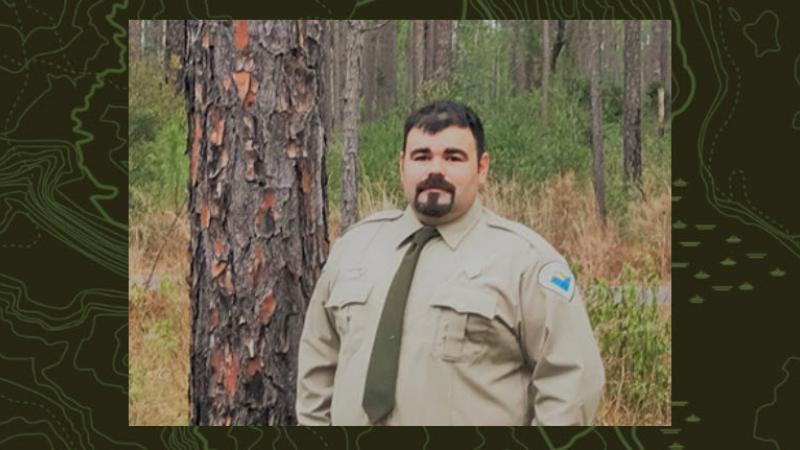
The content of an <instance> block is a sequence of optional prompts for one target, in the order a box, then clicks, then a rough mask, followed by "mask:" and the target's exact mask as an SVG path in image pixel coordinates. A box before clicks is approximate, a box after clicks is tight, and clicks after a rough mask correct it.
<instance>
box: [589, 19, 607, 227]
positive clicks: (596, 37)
mask: <svg viewBox="0 0 800 450" xmlns="http://www.w3.org/2000/svg"><path fill="white" fill-rule="evenodd" d="M589 30H590V31H589V36H591V39H590V40H589V42H590V45H591V51H590V52H589V66H590V67H591V88H590V91H591V94H590V95H591V104H592V106H591V109H592V139H591V141H592V185H593V186H594V198H595V211H596V213H597V218H598V220H599V221H600V223H602V224H603V226H605V224H606V183H605V169H604V161H603V98H602V94H601V89H600V64H601V57H602V54H601V51H600V43H601V42H602V41H603V37H602V25H601V24H600V23H599V22H598V21H596V20H592V21H589Z"/></svg>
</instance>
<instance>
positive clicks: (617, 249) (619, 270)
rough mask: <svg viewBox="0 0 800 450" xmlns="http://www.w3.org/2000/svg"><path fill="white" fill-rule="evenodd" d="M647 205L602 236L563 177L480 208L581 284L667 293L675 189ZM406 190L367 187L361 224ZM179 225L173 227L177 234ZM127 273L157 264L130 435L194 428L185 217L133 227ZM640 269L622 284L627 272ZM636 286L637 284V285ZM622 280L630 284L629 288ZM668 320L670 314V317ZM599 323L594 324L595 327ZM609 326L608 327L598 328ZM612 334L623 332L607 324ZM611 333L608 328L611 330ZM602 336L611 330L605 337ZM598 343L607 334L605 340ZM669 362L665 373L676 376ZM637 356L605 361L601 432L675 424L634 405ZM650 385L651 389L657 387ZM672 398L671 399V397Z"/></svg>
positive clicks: (572, 183)
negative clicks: (535, 241) (524, 229)
mask: <svg viewBox="0 0 800 450" xmlns="http://www.w3.org/2000/svg"><path fill="white" fill-rule="evenodd" d="M659 191H660V193H659V194H649V196H648V199H647V200H646V201H643V200H640V201H635V202H632V203H630V204H629V206H628V211H627V213H626V221H625V223H624V224H622V223H620V222H621V221H620V220H615V219H614V218H609V220H608V222H607V225H606V227H605V228H603V227H602V226H601V225H600V224H599V223H598V221H597V220H596V219H595V214H594V196H593V193H592V190H591V186H590V185H588V186H579V184H578V183H577V182H576V180H575V177H574V176H573V175H572V174H565V175H560V176H556V177H554V178H552V179H550V180H548V182H547V183H545V184H543V185H542V187H541V188H539V189H532V188H531V187H530V186H526V185H522V184H517V183H513V182H503V183H492V184H490V185H488V186H487V187H486V188H485V189H484V191H483V192H482V193H481V201H482V202H483V204H484V205H486V206H487V207H489V208H490V209H492V210H494V211H496V212H497V213H498V214H500V215H502V216H504V217H507V218H509V219H512V220H515V221H518V222H521V223H523V224H526V225H528V226H529V227H531V228H532V229H534V230H536V231H537V232H539V233H540V234H541V235H542V236H543V237H545V238H546V239H547V240H548V241H550V242H551V243H552V244H553V245H554V246H555V247H556V248H557V249H558V250H559V251H561V252H562V253H563V254H564V256H565V257H566V258H567V259H568V260H569V261H570V262H571V263H573V264H574V265H575V266H576V267H577V270H578V271H579V273H580V275H579V277H580V278H581V279H582V280H583V283H582V284H585V283H589V282H591V280H595V279H605V280H608V281H609V283H611V284H615V283H621V282H631V281H635V282H647V283H653V282H655V283H658V284H668V283H669V280H670V276H671V272H670V267H671V263H670V259H671V240H670V239H671V237H670V231H671V230H670V224H671V218H670V208H671V194H670V190H669V186H665V187H660V189H659V187H658V186H647V185H646V186H645V192H648V193H652V192H659ZM401 202H402V199H401V198H400V197H399V190H398V189H397V188H395V187H390V186H386V185H384V184H381V183H377V182H375V183H370V184H366V185H362V189H361V190H360V193H359V204H360V210H361V216H362V217H365V216H367V215H369V214H371V213H372V212H376V211H380V210H384V209H387V208H396V207H399V206H400V205H401ZM340 222H341V220H340V215H339V208H338V205H331V208H330V216H329V233H330V238H331V241H334V240H335V239H336V238H337V237H338V236H339V234H340V227H339V224H340ZM173 223H174V225H173ZM129 238H130V249H129V255H130V256H129V258H130V259H129V264H130V273H131V277H132V278H135V279H138V280H140V283H141V282H142V280H144V279H145V278H146V277H147V275H148V274H149V273H150V270H151V269H152V267H153V262H154V259H155V257H156V254H157V253H158V252H159V250H160V251H161V255H160V257H159V261H158V263H157V265H156V270H155V276H154V279H155V280H159V281H158V282H157V283H154V284H155V285H156V287H155V288H153V289H152V290H149V291H148V290H145V289H142V288H140V287H138V286H132V287H131V291H130V299H129V300H130V313H129V314H130V315H129V320H130V324H129V330H130V332H129V350H130V355H129V361H130V397H129V423H130V424H131V425H186V424H187V423H188V397H187V392H188V385H187V383H188V373H189V359H188V341H189V333H190V328H189V327H190V323H189V304H188V301H189V294H188V288H187V286H186V283H185V281H184V280H185V277H186V275H187V274H188V264H189V254H188V251H187V247H188V243H189V226H188V222H187V220H186V217H185V214H182V215H179V216H177V220H176V214H175V213H174V212H162V213H158V214H151V215H149V216H145V217H137V218H132V219H131V224H130V231H129ZM624 263H628V267H629V268H630V267H635V268H637V270H636V271H635V272H633V275H631V271H630V270H628V271H627V274H626V275H624V276H623V272H625V270H623V265H624ZM631 277H633V278H631ZM623 278H624V280H623ZM662 314H663V316H664V320H665V321H667V322H668V321H669V320H670V317H669V316H670V311H669V306H667V307H666V308H664V309H663V310H662ZM593 320H594V318H593ZM600 320H603V319H600ZM606 325H608V326H607V327H606V328H608V330H609V331H608V332H609V333H611V334H610V335H612V336H613V333H612V330H614V329H615V328H616V327H617V325H616V323H612V322H609V323H607V324H606ZM609 327H610V328H609ZM600 328H603V327H600ZM597 333H598V335H599V336H602V334H603V333H605V332H604V331H602V330H598V331H597ZM670 355H671V352H670V353H667V354H666V355H665V356H664V357H663V358H662V359H663V361H662V362H661V364H660V365H661V366H663V367H666V368H667V370H669V367H671V356H670ZM630 357H631V355H627V354H626V356H621V357H617V356H612V355H606V354H604V360H605V365H606V371H607V374H608V377H609V381H610V382H609V383H608V385H607V390H606V395H605V397H604V399H603V401H602V403H601V405H600V411H599V413H598V419H597V421H598V424H600V425H665V424H669V423H670V420H671V418H670V413H671V410H670V405H669V402H661V403H659V404H658V405H657V406H654V405H652V404H648V405H642V404H632V403H631V402H630V401H626V400H625V396H624V395H622V392H623V391H626V390H629V389H631V387H632V386H634V385H636V384H638V385H639V386H642V385H643V384H644V385H645V386H647V383H648V381H647V380H638V379H634V378H633V377H632V376H631V374H630V373H628V372H627V371H628V366H629V361H628V359H629V358H630ZM651 385H652V383H651ZM667 396H668V395H667Z"/></svg>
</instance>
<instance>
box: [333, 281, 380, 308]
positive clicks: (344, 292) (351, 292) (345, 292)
mask: <svg viewBox="0 0 800 450" xmlns="http://www.w3.org/2000/svg"><path fill="white" fill-rule="evenodd" d="M370 290H372V283H370V282H368V281H360V280H345V281H340V282H338V283H336V284H335V285H334V286H333V290H332V291H331V296H330V297H329V298H328V301H327V302H325V306H326V307H329V308H334V307H336V308H340V307H342V306H344V305H349V304H351V303H366V301H367V297H368V296H369V291H370Z"/></svg>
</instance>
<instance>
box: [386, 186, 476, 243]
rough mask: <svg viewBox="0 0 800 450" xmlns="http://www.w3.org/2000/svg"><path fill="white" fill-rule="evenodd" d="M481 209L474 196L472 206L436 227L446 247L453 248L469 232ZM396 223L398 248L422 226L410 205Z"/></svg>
mask: <svg viewBox="0 0 800 450" xmlns="http://www.w3.org/2000/svg"><path fill="white" fill-rule="evenodd" d="M481 209H482V207H481V202H480V201H479V200H478V199H477V197H476V198H475V201H474V202H473V203H472V206H470V208H469V209H468V210H467V212H466V213H464V214H463V215H462V216H461V217H459V218H458V219H456V220H454V221H452V222H448V223H445V224H442V225H439V226H437V227H436V228H437V229H438V230H439V234H441V235H442V239H444V241H445V243H446V244H447V246H448V247H450V249H452V250H455V249H456V247H458V244H459V243H460V242H461V240H462V239H464V236H466V235H467V233H469V231H470V230H471V229H472V228H473V227H474V225H475V224H476V223H477V222H478V218H479V217H480V214H481ZM397 225H398V230H399V231H398V234H397V247H398V248H400V247H402V245H403V244H404V243H406V242H407V241H408V239H409V238H410V237H411V235H412V234H414V232H416V231H417V230H419V229H420V228H421V227H423V226H424V225H423V224H422V222H420V221H419V219H417V215H416V214H415V213H414V210H413V209H412V208H411V205H408V206H406V209H405V211H403V215H402V216H401V217H400V220H398V222H397Z"/></svg>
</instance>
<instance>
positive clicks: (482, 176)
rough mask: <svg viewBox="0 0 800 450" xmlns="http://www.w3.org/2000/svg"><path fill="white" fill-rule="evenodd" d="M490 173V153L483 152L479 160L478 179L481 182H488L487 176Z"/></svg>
mask: <svg viewBox="0 0 800 450" xmlns="http://www.w3.org/2000/svg"><path fill="white" fill-rule="evenodd" d="M488 175H489V153H488V152H483V154H482V155H481V158H480V159H479V160H478V180H479V181H480V183H481V184H483V183H485V182H486V177H487V176H488Z"/></svg>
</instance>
